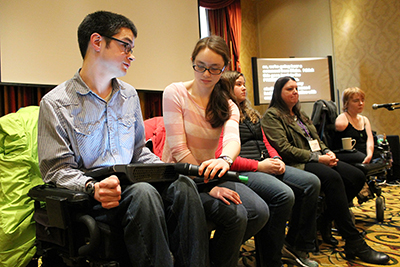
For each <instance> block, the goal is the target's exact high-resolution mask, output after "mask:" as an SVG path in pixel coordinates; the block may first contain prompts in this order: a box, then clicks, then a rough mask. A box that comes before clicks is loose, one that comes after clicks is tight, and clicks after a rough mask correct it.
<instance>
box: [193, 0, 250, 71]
mask: <svg viewBox="0 0 400 267" xmlns="http://www.w3.org/2000/svg"><path fill="white" fill-rule="evenodd" d="M200 6H202V7H204V8H206V9H207V13H208V21H209V25H210V31H211V34H212V35H218V36H221V37H222V38H224V39H225V41H226V43H227V45H228V47H229V49H230V51H231V59H232V60H231V67H230V69H231V70H237V71H241V70H240V62H239V56H240V41H241V34H242V12H241V7H240V0H200Z"/></svg>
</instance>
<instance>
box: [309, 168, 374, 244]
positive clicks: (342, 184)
mask: <svg viewBox="0 0 400 267" xmlns="http://www.w3.org/2000/svg"><path fill="white" fill-rule="evenodd" d="M305 170H306V171H309V172H311V173H314V174H315V175H317V176H318V178H319V179H320V181H321V191H322V192H324V194H325V201H326V205H327V211H325V212H324V216H326V217H328V218H329V219H333V220H335V223H336V226H337V228H338V230H339V232H340V234H341V235H342V236H343V238H345V239H346V238H356V236H359V232H358V230H357V229H356V227H355V225H354V223H353V221H352V219H351V215H350V212H349V201H351V200H352V199H353V198H354V197H355V196H356V195H357V194H358V192H360V190H361V189H362V187H363V186H364V183H365V179H366V178H365V175H364V173H363V172H362V171H361V170H359V169H357V168H356V167H354V166H352V165H350V164H348V163H345V162H342V161H339V162H338V164H337V166H336V167H333V168H331V167H328V166H326V165H325V164H322V163H318V162H309V163H306V166H305Z"/></svg>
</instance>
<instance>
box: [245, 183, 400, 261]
mask: <svg viewBox="0 0 400 267" xmlns="http://www.w3.org/2000/svg"><path fill="white" fill-rule="evenodd" d="M381 187H382V196H383V197H384V198H385V203H386V210H385V211H384V221H383V222H382V223H378V222H377V220H376V212H375V199H370V200H368V201H367V202H364V203H363V204H361V205H359V204H358V203H357V201H354V207H352V208H351V210H352V211H353V213H354V215H355V219H356V226H357V228H358V229H359V230H360V231H364V232H365V234H366V235H365V240H366V241H367V243H368V244H369V245H370V246H371V247H372V248H373V249H375V250H377V251H382V252H385V253H387V254H388V255H389V256H390V257H391V260H390V261H389V263H388V264H387V265H385V266H400V217H399V213H400V201H399V200H400V184H398V183H393V184H384V185H381ZM335 237H336V239H338V240H339V246H338V247H336V248H334V247H331V246H329V245H325V244H322V245H321V246H320V252H319V254H312V255H311V258H312V259H313V260H316V261H317V262H318V263H319V265H320V266H377V265H375V264H368V263H364V262H362V261H360V260H359V259H357V258H356V260H351V261H349V260H346V259H345V258H344V256H345V255H344V253H343V248H344V241H343V240H342V239H341V237H340V236H339V235H337V234H335ZM242 250H243V251H252V250H254V241H253V240H248V241H247V242H246V243H245V244H244V245H243V247H242ZM245 255H247V256H245V257H242V259H241V260H240V263H239V266H246V267H255V266H256V262H255V257H254V255H252V253H250V252H249V253H245ZM284 266H285V267H286V266H288V267H290V266H296V265H295V264H294V263H293V262H291V261H290V260H287V259H284Z"/></svg>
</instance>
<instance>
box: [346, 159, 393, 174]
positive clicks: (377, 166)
mask: <svg viewBox="0 0 400 267" xmlns="http://www.w3.org/2000/svg"><path fill="white" fill-rule="evenodd" d="M354 166H356V167H357V168H359V169H360V170H362V171H363V172H364V174H365V175H366V176H370V175H374V174H378V173H383V172H385V171H386V167H387V166H386V163H385V162H376V163H368V164H365V163H356V164H354Z"/></svg>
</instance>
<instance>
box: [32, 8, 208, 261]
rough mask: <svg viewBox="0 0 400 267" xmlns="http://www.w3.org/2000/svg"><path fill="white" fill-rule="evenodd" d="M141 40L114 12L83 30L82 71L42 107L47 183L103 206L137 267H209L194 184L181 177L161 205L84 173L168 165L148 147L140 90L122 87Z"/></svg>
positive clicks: (96, 16)
mask: <svg viewBox="0 0 400 267" xmlns="http://www.w3.org/2000/svg"><path fill="white" fill-rule="evenodd" d="M136 37H137V30H136V27H135V25H134V24H133V23H132V21H130V20H129V19H127V18H126V17H124V16H122V15H119V14H115V13H111V12H106V11H99V12H94V13H92V14H89V15H87V16H86V17H85V19H84V20H83V21H82V23H81V24H80V26H79V28H78V42H79V48H80V51H81V54H82V57H83V64H82V67H81V68H80V69H79V70H78V71H77V72H76V73H75V75H74V76H73V78H72V79H70V80H68V81H66V82H64V83H62V84H60V85H59V86H57V87H56V88H55V89H53V90H52V91H50V92H49V93H48V94H46V95H45V96H44V97H43V99H42V101H41V103H40V114H39V122H38V154H39V165H40V170H41V173H42V176H43V180H44V181H45V182H46V183H53V184H55V185H56V186H57V187H63V188H67V189H71V190H75V191H84V192H87V193H89V194H90V195H92V196H93V198H94V199H95V200H97V201H98V205H96V206H95V207H94V209H93V216H94V218H95V219H96V220H98V221H101V222H105V223H108V224H112V225H117V226H119V227H121V228H123V232H124V240H123V241H124V242H125V245H126V248H127V251H128V254H129V258H130V262H131V265H134V266H206V265H207V262H206V260H207V259H208V238H209V237H208V234H207V224H206V220H205V216H204V211H203V207H202V203H201V201H200V197H199V195H198V192H197V189H196V186H195V184H194V182H193V181H192V180H191V179H190V178H188V177H184V176H180V177H179V178H178V179H177V180H176V181H175V182H173V183H172V184H171V185H170V186H169V187H168V188H167V189H166V191H165V192H164V194H162V195H163V197H161V194H160V193H159V192H158V191H157V190H156V189H155V188H154V187H153V186H152V185H151V184H149V183H145V182H141V183H135V184H132V185H129V186H127V187H126V188H124V189H122V190H121V186H120V181H119V179H118V177H117V176H115V175H112V176H110V177H108V178H106V179H104V180H102V181H100V182H96V181H94V180H92V179H91V178H90V177H88V176H85V174H84V173H83V172H82V171H81V169H92V168H95V167H103V166H110V165H113V164H129V163H160V162H161V161H160V160H159V158H158V157H156V156H155V155H154V154H153V153H151V152H150V151H149V150H148V149H147V148H146V147H145V139H144V136H145V133H144V124H143V119H142V114H141V109H140V102H139V97H138V94H137V92H136V90H135V88H133V87H132V86H131V85H129V84H127V83H125V82H123V81H121V80H119V79H117V77H121V76H124V75H125V74H126V73H127V71H128V68H129V67H130V64H131V63H132V61H133V60H134V59H135V57H134V56H133V50H132V49H133V47H134V42H135V38H136ZM163 202H164V203H168V207H165V208H164V206H163ZM121 242H122V240H121ZM171 253H172V254H173V257H171ZM173 258H174V259H173ZM174 261H175V263H174ZM174 264H175V265H174Z"/></svg>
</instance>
